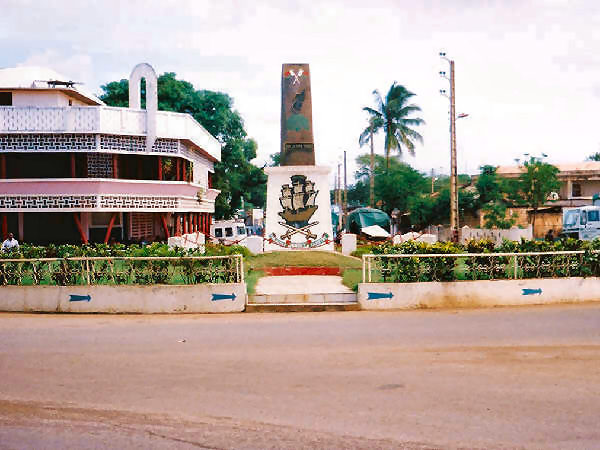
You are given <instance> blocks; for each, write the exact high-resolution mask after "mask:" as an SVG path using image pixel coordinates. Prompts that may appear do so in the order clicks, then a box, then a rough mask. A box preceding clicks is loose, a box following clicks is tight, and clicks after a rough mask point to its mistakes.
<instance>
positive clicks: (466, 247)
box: [352, 238, 600, 258]
mask: <svg viewBox="0 0 600 450" xmlns="http://www.w3.org/2000/svg"><path fill="white" fill-rule="evenodd" d="M571 250H600V239H595V240H593V241H581V240H578V239H572V238H569V239H561V240H556V241H554V242H549V241H529V240H525V239H522V240H521V241H520V242H518V241H508V240H504V241H503V242H502V244H501V245H499V246H498V247H495V244H494V242H493V241H489V240H485V239H482V240H472V241H469V242H467V243H465V244H458V243H454V242H436V243H434V244H429V243H427V242H418V241H406V242H403V243H401V244H398V245H393V244H392V243H391V242H384V243H382V244H378V245H364V246H360V247H359V248H358V249H357V250H356V251H354V252H353V253H352V256H356V257H359V258H360V257H362V255H365V254H375V255H382V254H398V253H402V254H428V253H429V254H445V253H527V252H558V251H571Z"/></svg>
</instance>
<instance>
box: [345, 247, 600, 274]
mask: <svg viewBox="0 0 600 450" xmlns="http://www.w3.org/2000/svg"><path fill="white" fill-rule="evenodd" d="M366 250H367V249H366ZM573 250H583V253H580V254H570V255H565V254H552V252H560V251H573ZM594 250H600V239H596V240H594V241H591V242H590V241H579V240H575V239H564V240H558V241H554V242H548V241H526V240H522V241H521V242H513V241H507V240H505V241H504V242H503V243H502V245H500V246H499V247H494V243H493V242H492V241H489V240H473V241H470V242H467V243H466V244H465V245H459V244H453V243H450V242H448V243H436V244H427V243H423V242H416V241H408V242H404V243H402V244H400V245H391V244H390V243H385V244H382V245H379V246H373V247H370V248H368V251H364V252H362V251H361V252H360V253H361V254H364V253H371V254H376V255H377V254H382V255H385V254H411V255H415V256H414V257H410V258H407V257H404V258H381V259H377V260H376V261H375V262H374V263H372V264H373V265H374V268H376V269H377V270H379V273H380V274H381V277H382V279H383V281H390V282H399V283H406V282H418V281H454V280H499V279H513V278H515V273H516V275H517V278H519V279H523V278H548V277H572V276H579V277H586V276H600V253H593V252H592V251H594ZM534 252H541V254H540V255H531V254H527V253H534ZM457 253H460V254H465V256H462V255H461V256H458V257H447V258H445V257H437V258H435V257H423V256H419V255H424V254H457ZM481 253H486V254H488V255H489V256H476V254H481ZM498 253H516V255H515V256H504V255H499V254H498ZM356 254H357V256H358V255H359V252H357V253H356ZM469 254H472V256H468V255H469ZM521 254H523V255H521ZM515 263H516V266H515Z"/></svg>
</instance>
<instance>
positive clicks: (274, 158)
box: [267, 152, 281, 167]
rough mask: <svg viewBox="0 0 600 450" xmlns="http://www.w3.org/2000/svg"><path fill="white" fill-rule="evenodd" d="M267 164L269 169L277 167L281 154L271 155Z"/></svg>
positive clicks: (279, 163)
mask: <svg viewBox="0 0 600 450" xmlns="http://www.w3.org/2000/svg"><path fill="white" fill-rule="evenodd" d="M269 160H270V161H269V163H268V164H267V165H268V166H269V167H278V166H280V165H281V153H280V152H277V153H272V154H270V155H269Z"/></svg>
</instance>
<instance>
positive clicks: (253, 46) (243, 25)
mask: <svg viewBox="0 0 600 450" xmlns="http://www.w3.org/2000/svg"><path fill="white" fill-rule="evenodd" d="M599 25H600V4H597V3H595V2H586V1H572V2H563V1H548V0H524V1H523V0H519V1H517V0H513V1H500V0H497V1H492V0H490V1H486V2H481V1H471V0H461V1H453V2H447V1H442V0H435V1H434V0H424V1H422V2H411V1H405V0H373V1H370V2H364V1H362V0H361V1H359V0H346V1H341V0H339V1H338V0H323V1H321V2H319V4H318V7H317V6H315V4H314V3H312V2H301V1H297V0H295V1H260V0H257V1H254V2H239V1H233V0H230V1H219V2H214V1H192V0H190V1H144V2H142V1H131V2H120V1H113V0H106V1H102V2H101V1H97V2H85V3H83V2H80V3H73V2H70V1H69V2H67V1H63V2H61V1H57V2H33V1H14V0H13V1H11V0H5V1H4V2H3V9H2V16H1V17H0V26H1V27H2V29H3V32H4V35H5V36H4V42H5V47H7V48H12V49H19V51H20V53H18V54H16V53H15V51H11V52H10V53H7V54H6V55H5V59H6V61H7V62H8V63H12V64H17V63H28V64H30V63H31V64H32V63H35V64H38V65H48V66H50V67H52V68H54V69H55V70H57V71H59V72H62V73H65V75H68V76H72V77H74V78H78V79H80V80H82V81H85V82H86V85H87V86H88V87H89V88H90V89H92V90H95V91H96V92H97V91H98V90H99V89H98V87H99V86H100V84H104V83H106V82H108V81H112V80H113V79H120V78H126V77H127V76H128V75H129V72H130V70H131V68H132V67H133V66H134V65H135V64H136V63H138V62H141V61H146V62H149V63H151V64H152V65H153V66H154V67H155V68H156V70H157V71H158V72H159V73H161V72H165V71H172V72H176V73H177V74H178V76H179V78H182V79H186V80H189V81H191V82H193V83H194V85H195V86H196V88H198V89H213V90H220V91H224V92H227V93H228V94H230V95H231V96H232V97H233V98H234V100H235V107H236V108H237V109H238V110H239V111H240V113H241V114H242V116H243V118H244V120H245V123H246V127H247V130H248V132H249V134H250V135H251V136H253V137H254V138H256V140H257V142H258V145H259V148H258V155H259V157H258V158H257V161H259V162H262V161H265V160H267V159H268V155H269V154H271V153H274V152H278V151H279V115H280V111H279V108H280V97H279V96H280V92H279V90H280V79H279V77H280V71H281V64H282V63H285V62H307V63H310V65H311V74H312V88H313V119H314V134H315V140H316V142H315V144H316V145H315V147H316V149H317V160H318V161H319V162H320V163H322V164H330V165H335V164H336V163H337V161H338V160H339V158H340V156H341V154H342V151H343V150H347V151H348V157H349V161H353V159H354V157H355V156H357V155H359V154H360V153H363V152H366V151H367V150H368V149H366V148H364V149H360V148H359V147H358V135H359V134H360V132H361V131H362V129H364V127H365V126H366V116H365V114H364V112H363V111H362V107H363V106H366V105H370V104H371V103H372V96H371V92H372V91H373V89H379V90H380V91H381V92H382V93H385V92H386V91H387V89H388V88H389V86H390V85H391V84H392V82H393V81H398V82H399V83H401V84H404V85H406V86H407V87H408V88H409V89H410V90H411V91H413V92H415V93H416V94H417V96H416V98H415V102H416V103H417V104H419V105H420V106H421V108H422V109H423V113H422V117H423V118H424V119H425V120H426V122H427V125H425V126H424V127H423V128H422V130H420V132H421V134H422V135H423V136H424V139H425V143H424V145H423V146H418V147H417V149H416V152H417V157H416V158H415V159H411V158H407V159H406V160H407V161H409V162H411V164H414V165H415V166H416V167H418V168H419V169H421V170H427V171H429V169H430V168H432V167H433V168H435V169H436V171H438V169H439V167H440V166H443V167H444V168H445V170H447V167H448V165H449V154H448V153H449V152H448V148H449V136H448V102H447V100H446V99H445V98H443V97H441V96H440V95H439V89H440V88H446V89H447V84H445V83H446V82H445V81H444V80H443V79H440V78H439V76H438V72H439V70H442V69H446V63H445V62H444V61H441V60H440V59H439V57H438V51H439V50H440V49H445V50H446V51H447V53H448V55H451V56H452V57H453V58H454V59H455V61H456V92H457V111H459V112H467V113H469V117H468V118H466V119H463V120H461V121H459V122H458V124H457V132H458V149H459V169H460V170H463V171H464V170H469V171H472V172H474V171H476V170H477V167H478V166H479V165H481V164H484V163H490V164H510V163H512V161H513V159H514V158H516V157H520V156H521V155H522V154H523V153H525V152H528V153H532V154H534V153H536V152H541V151H544V152H546V153H549V154H550V156H551V158H552V159H553V160H555V161H568V160H572V161H573V160H575V161H576V160H582V159H583V158H585V156H586V155H587V154H588V153H591V152H593V151H596V149H597V146H598V138H597V137H596V135H595V124H594V120H595V119H594V118H595V115H596V114H595V111H596V109H597V105H596V100H597V96H598V92H600V88H599V87H598V83H597V80H598V79H599V77H600V58H599V57H598V56H597V55H599V54H600V48H599V47H600V45H599V38H600V32H598V31H597V30H598V29H600V27H599ZM25 30H26V31H25ZM376 143H377V151H378V152H379V153H382V152H383V148H382V146H383V140H382V139H381V138H378V139H377V141H376Z"/></svg>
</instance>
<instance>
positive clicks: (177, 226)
mask: <svg viewBox="0 0 600 450" xmlns="http://www.w3.org/2000/svg"><path fill="white" fill-rule="evenodd" d="M175 236H181V216H180V214H177V213H176V214H175Z"/></svg>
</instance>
